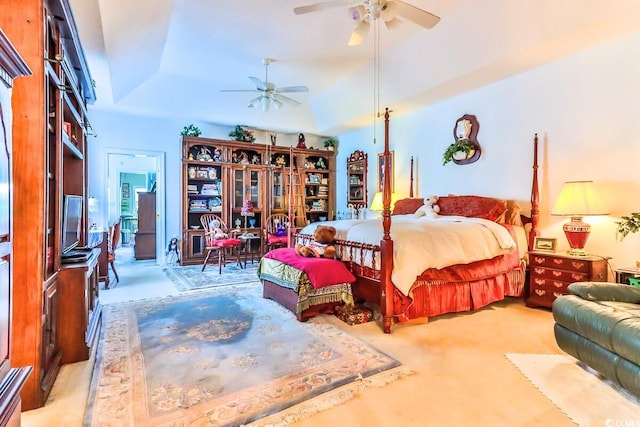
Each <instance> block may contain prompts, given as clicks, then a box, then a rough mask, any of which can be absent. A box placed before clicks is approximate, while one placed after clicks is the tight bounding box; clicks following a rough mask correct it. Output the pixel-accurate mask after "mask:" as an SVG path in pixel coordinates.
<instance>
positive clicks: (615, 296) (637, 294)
mask: <svg viewBox="0 0 640 427" xmlns="http://www.w3.org/2000/svg"><path fill="white" fill-rule="evenodd" d="M567 289H568V291H569V293H571V294H573V295H577V296H579V297H581V298H582V299H585V300H589V301H617V302H628V303H631V304H640V289H638V288H636V287H633V286H628V285H622V284H620V283H610V282H575V283H572V284H570V285H569V287H568V288H567Z"/></svg>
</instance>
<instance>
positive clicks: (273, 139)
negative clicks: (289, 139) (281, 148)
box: [269, 133, 277, 147]
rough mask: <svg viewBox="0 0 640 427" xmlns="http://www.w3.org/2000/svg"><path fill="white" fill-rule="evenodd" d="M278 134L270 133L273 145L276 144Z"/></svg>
mask: <svg viewBox="0 0 640 427" xmlns="http://www.w3.org/2000/svg"><path fill="white" fill-rule="evenodd" d="M276 136H277V135H276V134H275V133H272V134H270V135H269V138H271V145H272V146H274V147H275V146H276Z"/></svg>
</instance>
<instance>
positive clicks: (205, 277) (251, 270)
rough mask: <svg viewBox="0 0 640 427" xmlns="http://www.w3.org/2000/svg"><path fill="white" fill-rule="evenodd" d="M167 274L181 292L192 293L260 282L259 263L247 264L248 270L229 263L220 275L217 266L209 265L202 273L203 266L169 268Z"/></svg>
mask: <svg viewBox="0 0 640 427" xmlns="http://www.w3.org/2000/svg"><path fill="white" fill-rule="evenodd" d="M164 271H165V273H166V274H167V275H168V276H169V278H170V279H171V281H172V282H173V283H174V284H175V285H176V287H177V288H178V290H179V291H192V290H195V289H205V288H211V287H214V286H226V285H234V284H238V283H247V282H252V281H258V263H257V262H255V263H253V264H252V263H250V262H249V263H247V266H246V268H240V267H238V264H234V263H231V262H229V263H228V264H227V265H225V266H224V267H223V268H222V274H220V273H218V271H219V270H218V266H217V265H208V266H207V268H205V270H204V271H202V266H201V265H186V266H182V267H181V266H179V265H173V266H167V267H165V268H164Z"/></svg>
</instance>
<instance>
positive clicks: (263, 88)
mask: <svg viewBox="0 0 640 427" xmlns="http://www.w3.org/2000/svg"><path fill="white" fill-rule="evenodd" d="M272 62H273V59H270V58H264V59H263V60H262V63H263V64H264V81H262V80H260V79H259V78H257V77H249V80H251V81H252V82H253V84H255V85H256V88H255V89H225V90H221V91H220V92H256V93H258V96H257V97H255V98H253V99H252V100H251V101H249V108H261V109H262V111H268V110H269V108H271V107H273V108H274V109H276V110H277V109H278V108H280V107H282V105H283V104H285V103H286V104H289V105H293V106H297V105H300V102H298V101H296V100H295V99H293V98H289V97H288V96H285V95H283V93H294V92H309V88H308V87H306V86H286V87H277V86H276V85H275V84H273V83H271V82H270V81H269V64H271V63H272Z"/></svg>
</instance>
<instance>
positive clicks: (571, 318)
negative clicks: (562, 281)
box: [552, 282, 640, 397]
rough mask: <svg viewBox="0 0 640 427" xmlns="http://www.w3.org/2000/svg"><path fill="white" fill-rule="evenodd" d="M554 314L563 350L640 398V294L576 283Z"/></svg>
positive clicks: (560, 299)
mask: <svg viewBox="0 0 640 427" xmlns="http://www.w3.org/2000/svg"><path fill="white" fill-rule="evenodd" d="M568 289H569V292H570V295H564V296H561V297H558V298H556V300H555V301H554V303H553V307H552V312H553V318H554V320H555V322H556V323H555V326H554V334H555V338H556V342H557V343H558V346H560V348H561V349H562V350H564V351H565V352H567V353H569V354H570V355H572V356H573V357H575V358H576V359H578V360H580V361H581V362H583V363H584V364H585V365H587V366H589V367H591V368H592V369H594V370H596V371H598V372H599V373H600V374H601V375H602V376H604V377H605V378H607V379H608V380H610V381H612V382H613V383H615V384H617V385H619V386H621V387H622V388H624V389H625V390H627V391H628V392H630V393H632V394H633V395H635V396H637V397H640V289H638V288H635V287H633V286H628V285H621V284H619V283H608V282H576V283H572V284H571V285H569V287H568Z"/></svg>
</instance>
